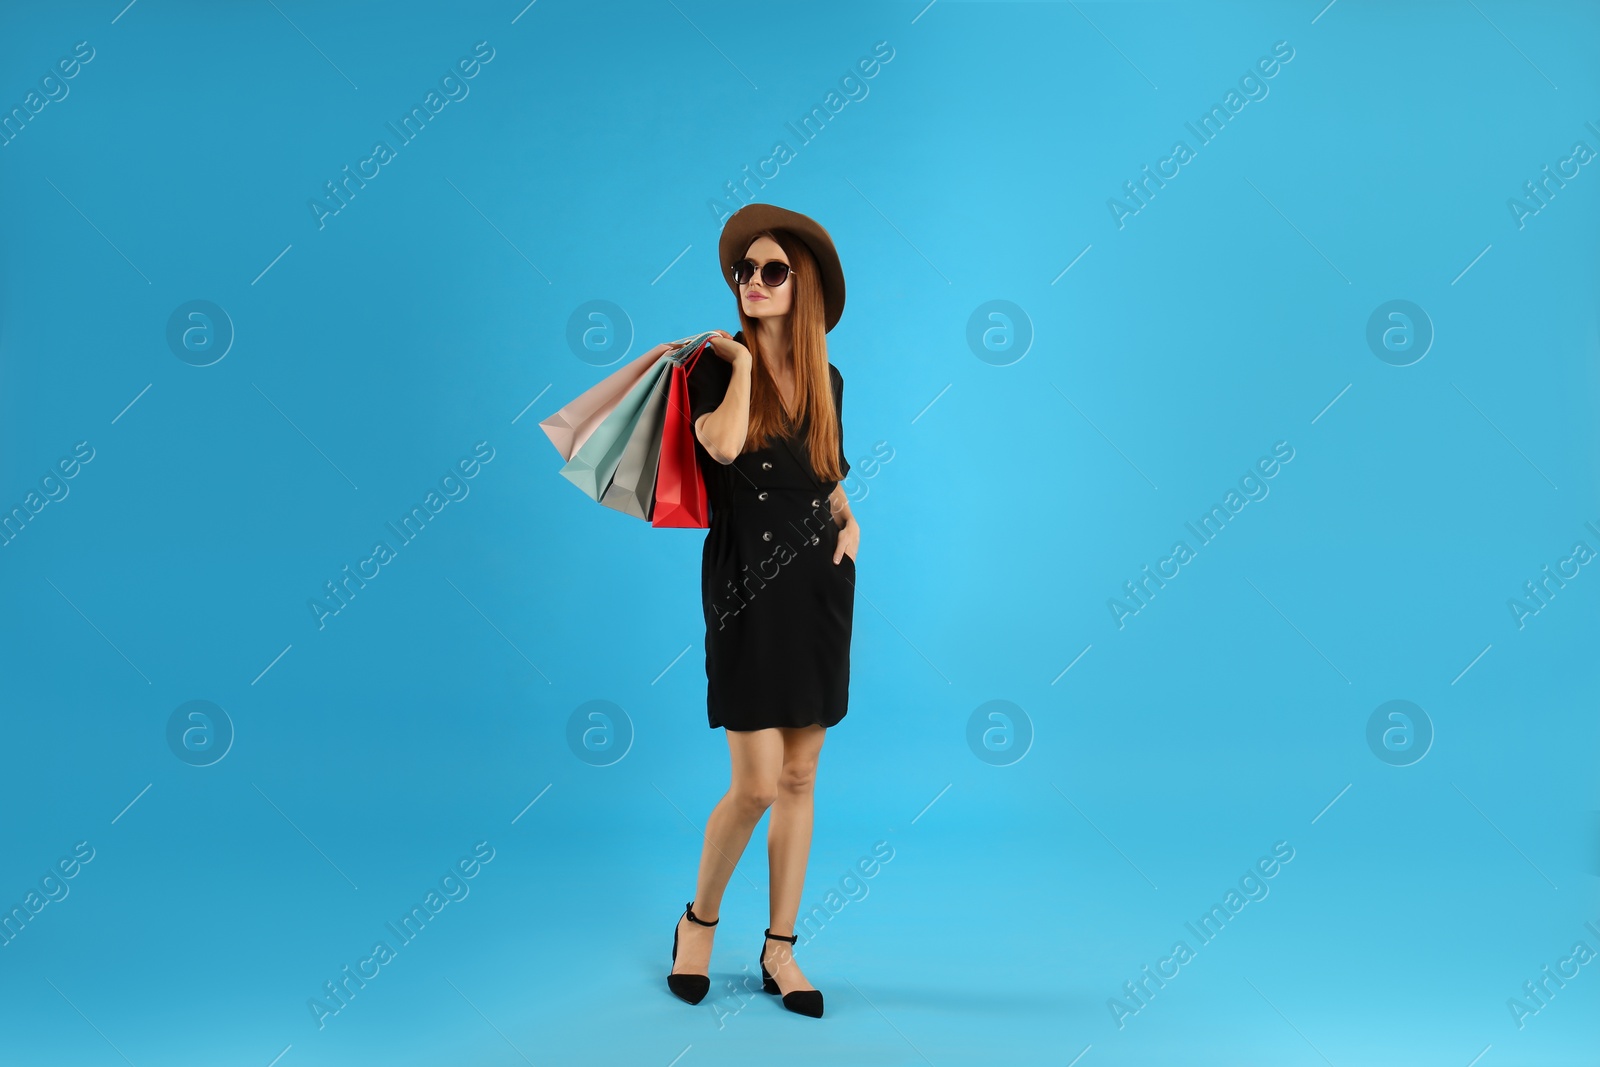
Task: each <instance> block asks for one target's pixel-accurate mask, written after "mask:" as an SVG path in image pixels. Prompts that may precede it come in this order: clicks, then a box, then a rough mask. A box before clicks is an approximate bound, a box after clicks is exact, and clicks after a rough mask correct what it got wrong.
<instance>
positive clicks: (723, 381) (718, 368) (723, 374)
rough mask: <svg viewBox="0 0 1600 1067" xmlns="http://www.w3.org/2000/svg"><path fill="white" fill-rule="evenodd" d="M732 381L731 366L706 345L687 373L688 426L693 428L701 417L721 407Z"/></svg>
mask: <svg viewBox="0 0 1600 1067" xmlns="http://www.w3.org/2000/svg"><path fill="white" fill-rule="evenodd" d="M732 380H733V365H732V364H730V363H729V362H728V361H727V360H725V359H723V358H722V357H721V356H719V355H717V354H716V353H715V352H713V351H711V348H710V346H709V345H708V346H707V347H706V349H705V351H703V352H701V353H700V355H699V356H698V357H696V358H695V363H694V368H693V369H692V370H690V371H689V425H691V426H693V425H694V424H695V423H696V422H698V421H699V419H700V416H701V415H704V414H706V413H707V412H711V411H715V410H717V408H719V407H721V406H722V400H723V398H724V397H725V396H727V395H728V383H729V382H731V381H732Z"/></svg>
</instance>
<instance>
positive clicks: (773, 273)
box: [733, 259, 789, 288]
mask: <svg viewBox="0 0 1600 1067" xmlns="http://www.w3.org/2000/svg"><path fill="white" fill-rule="evenodd" d="M755 276H756V264H755V260H753V259H741V260H740V261H739V262H737V263H735V264H734V265H733V280H734V281H735V282H736V283H738V284H739V285H746V284H748V283H749V282H750V280H751V279H752V278H754V277H755ZM788 280H789V264H787V263H783V262H780V261H778V260H776V259H774V260H772V261H771V262H770V263H763V264H762V265H761V282H762V284H763V285H766V286H769V287H771V288H777V287H778V286H780V285H782V284H783V283H784V282H786V281H788Z"/></svg>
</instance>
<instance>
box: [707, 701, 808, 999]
mask: <svg viewBox="0 0 1600 1067" xmlns="http://www.w3.org/2000/svg"><path fill="white" fill-rule="evenodd" d="M780 732H781V733H782V734H783V740H784V745H783V763H782V766H781V768H780V770H779V773H778V795H777V799H776V800H775V801H773V804H772V817H771V818H770V819H768V820H767V865H768V867H769V868H770V869H771V872H772V877H771V888H770V890H769V898H770V899H769V907H770V908H771V922H770V924H769V925H770V927H771V929H772V932H773V933H775V934H793V933H794V922H795V916H796V915H797V914H799V911H800V895H801V893H802V892H803V891H804V890H805V880H806V859H807V857H808V856H809V855H810V854H811V825H812V811H813V804H812V797H813V790H812V786H813V783H814V782H815V780H816V773H817V759H818V757H819V756H820V755H821V752H822V741H823V738H824V736H825V735H826V734H827V730H826V729H825V728H823V727H821V726H815V725H813V726H807V727H804V728H802V729H788V728H780ZM697 914H698V913H697ZM793 949H794V946H792V945H789V944H785V943H784V942H782V941H771V940H769V941H768V942H767V948H766V951H765V952H764V954H763V957H762V958H763V959H764V960H765V961H766V964H767V970H768V971H769V972H770V973H771V974H772V977H773V980H774V981H776V982H777V983H778V988H779V989H780V990H782V991H783V992H785V993H792V992H794V991H795V990H796V989H814V988H816V987H815V986H813V985H812V984H811V983H810V982H809V981H807V980H806V976H805V975H804V974H803V973H801V971H800V965H799V964H797V963H796V962H795V961H794V953H793Z"/></svg>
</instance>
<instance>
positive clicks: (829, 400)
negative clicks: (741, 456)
mask: <svg viewBox="0 0 1600 1067" xmlns="http://www.w3.org/2000/svg"><path fill="white" fill-rule="evenodd" d="M759 237H770V238H772V240H774V241H776V242H777V243H778V247H779V248H781V249H783V251H784V254H785V255H787V256H788V257H789V268H790V274H789V280H788V281H787V282H785V283H784V284H786V285H791V286H793V287H794V292H793V293H792V294H791V295H790V304H789V316H788V318H789V350H790V352H791V353H793V359H794V392H795V408H796V411H797V412H798V414H797V415H796V422H797V424H798V423H799V422H803V421H804V420H805V419H807V418H809V419H810V429H809V431H808V432H807V434H806V448H807V450H808V451H809V453H810V456H811V469H812V471H813V472H815V473H816V476H817V478H818V479H819V480H820V481H824V482H836V481H838V480H839V479H840V478H842V477H843V476H844V471H843V470H841V469H840V467H839V413H838V412H837V411H835V410H834V406H833V382H832V381H831V380H830V377H829V374H828V340H827V334H828V331H827V328H826V326H825V319H824V309H823V305H822V284H821V274H820V273H819V271H818V268H817V260H816V257H815V256H813V255H812V254H811V249H810V247H808V246H807V245H806V243H805V242H804V241H802V240H800V239H799V238H798V237H795V236H794V235H793V234H791V233H789V231H788V230H763V231H761V232H760V233H756V234H753V235H751V238H750V240H751V243H754V242H755V240H756V238H759ZM746 247H747V248H748V246H746ZM734 303H735V307H736V308H737V310H738V314H739V323H740V325H741V327H742V328H743V330H744V346H745V347H746V348H748V349H749V350H750V355H752V356H753V357H755V358H754V360H753V363H752V366H751V374H750V427H749V432H748V433H747V434H746V436H745V449H746V450H747V451H749V450H754V449H758V448H765V447H767V444H768V443H769V442H770V441H772V439H773V438H774V437H776V436H778V435H780V434H782V433H784V432H785V431H786V430H787V429H788V428H789V426H788V422H787V416H786V414H785V412H784V409H783V398H782V396H781V395H780V393H779V392H778V383H777V381H776V380H775V379H774V378H773V377H772V373H771V372H770V371H769V370H768V369H767V364H766V361H765V360H764V359H763V358H762V356H761V350H760V342H759V340H758V339H757V331H756V320H755V319H752V318H750V317H749V316H748V315H746V314H745V313H744V303H743V301H741V300H740V299H739V297H738V295H737V294H735V296H734Z"/></svg>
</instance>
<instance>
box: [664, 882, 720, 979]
mask: <svg viewBox="0 0 1600 1067" xmlns="http://www.w3.org/2000/svg"><path fill="white" fill-rule="evenodd" d="M683 914H684V916H685V917H687V918H688V920H689V921H690V922H692V923H699V924H700V925H701V926H715V925H717V924H718V923H719V922H721V921H722V918H721V917H720V916H719V917H717V918H715V919H712V920H711V921H710V922H706V921H705V920H704V919H702V918H699V917H698V916H696V915H695V913H694V901H692V900H691V901H689V903H687V904H685V905H684V906H683ZM672 962H673V963H677V962H678V924H677V923H673V924H672ZM667 988H668V989H670V990H672V992H673V995H674V996H676V997H678V998H679V999H680V1000H687V1001H688V1002H689V1003H690V1004H698V1003H700V1002H701V1001H702V1000H704V999H705V996H706V991H707V990H709V989H710V988H711V977H710V976H709V975H704V974H672V973H671V972H668V974H667Z"/></svg>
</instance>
